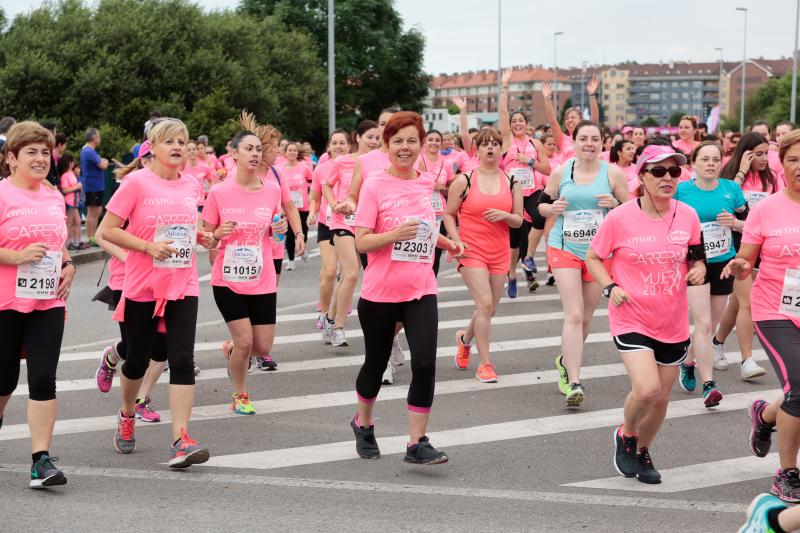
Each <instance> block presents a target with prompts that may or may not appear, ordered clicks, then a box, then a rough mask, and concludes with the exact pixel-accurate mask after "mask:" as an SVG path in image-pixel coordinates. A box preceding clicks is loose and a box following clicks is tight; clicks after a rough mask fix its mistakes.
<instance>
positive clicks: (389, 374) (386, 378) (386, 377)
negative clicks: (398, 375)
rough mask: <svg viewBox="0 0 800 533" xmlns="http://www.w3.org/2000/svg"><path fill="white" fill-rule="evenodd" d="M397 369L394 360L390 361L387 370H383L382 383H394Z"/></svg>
mask: <svg viewBox="0 0 800 533" xmlns="http://www.w3.org/2000/svg"><path fill="white" fill-rule="evenodd" d="M395 372H396V370H395V369H394V367H393V366H392V362H391V361H389V364H388V365H386V370H384V371H383V377H382V378H381V383H383V384H384V385H394V373H395Z"/></svg>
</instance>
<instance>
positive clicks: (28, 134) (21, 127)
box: [0, 120, 56, 176]
mask: <svg viewBox="0 0 800 533" xmlns="http://www.w3.org/2000/svg"><path fill="white" fill-rule="evenodd" d="M34 143H44V144H46V145H47V147H48V148H49V149H50V150H51V151H52V150H53V146H55V144H56V140H55V137H53V133H52V132H51V131H50V130H48V129H46V128H44V127H43V126H42V125H41V124H39V123H38V122H33V121H32V120H26V121H24V122H17V123H16V124H14V125H13V126H11V129H9V130H8V133H7V134H6V142H5V144H4V145H3V161H2V162H0V173H2V175H3V176H8V175H9V174H10V173H11V169H10V167H9V166H8V154H14V156H15V157H17V156H19V151H20V150H22V149H23V148H25V147H26V146H28V145H29V144H34Z"/></svg>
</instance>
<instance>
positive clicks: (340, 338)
mask: <svg viewBox="0 0 800 533" xmlns="http://www.w3.org/2000/svg"><path fill="white" fill-rule="evenodd" d="M331 345H333V346H337V347H338V346H347V338H346V337H345V333H344V328H333V337H331Z"/></svg>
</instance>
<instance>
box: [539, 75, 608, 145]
mask: <svg viewBox="0 0 800 533" xmlns="http://www.w3.org/2000/svg"><path fill="white" fill-rule="evenodd" d="M599 87H600V82H599V81H598V80H597V77H596V76H592V78H591V79H590V80H589V83H588V84H587V85H586V91H587V93H588V94H589V116H590V119H591V121H592V122H594V123H598V121H599V120H600V107H599V106H598V105H597V97H596V96H595V94H596V93H597V89H598V88H599ZM542 97H543V98H544V110H545V113H546V114H547V121H548V122H549V123H550V131H551V132H552V133H553V136H554V137H555V141H556V145H557V146H558V152H559V154H560V155H561V158H562V160H564V161H566V160H567V159H569V158H571V157H575V147H574V145H573V141H574V137H575V135H574V133H575V128H577V126H578V123H580V122H581V120H582V119H583V110H582V109H581V108H579V107H571V108H569V109H567V110H566V112H565V113H564V127H565V128H566V130H567V131H566V133H564V131H562V129H561V125H560V124H559V123H558V118H556V111H555V109H554V108H553V87H552V86H551V85H550V82H549V81H544V82H542ZM601 140H602V137H601ZM601 148H602V143H601V146H599V147H598V149H597V152H598V154H597V155H598V157H599V156H600V151H601Z"/></svg>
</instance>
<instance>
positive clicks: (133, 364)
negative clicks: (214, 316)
mask: <svg viewBox="0 0 800 533" xmlns="http://www.w3.org/2000/svg"><path fill="white" fill-rule="evenodd" d="M197 305H198V304H197V296H187V297H185V298H184V299H182V300H174V301H168V302H167V307H166V309H165V310H164V319H165V320H166V323H167V333H166V335H165V338H166V345H167V359H168V360H169V382H170V384H171V385H194V336H195V329H196V327H197ZM155 306H156V303H155V302H135V301H133V300H129V299H127V298H126V299H125V327H126V328H127V330H128V332H127V333H128V354H127V355H128V358H127V359H126V360H125V363H123V365H122V374H123V375H124V376H125V377H126V378H128V379H132V380H136V379H142V378H143V377H144V374H145V372H147V366H148V365H149V364H150V354H152V353H153V352H154V349H155V338H156V328H157V327H158V322H159V318H153V311H154V310H155Z"/></svg>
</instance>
